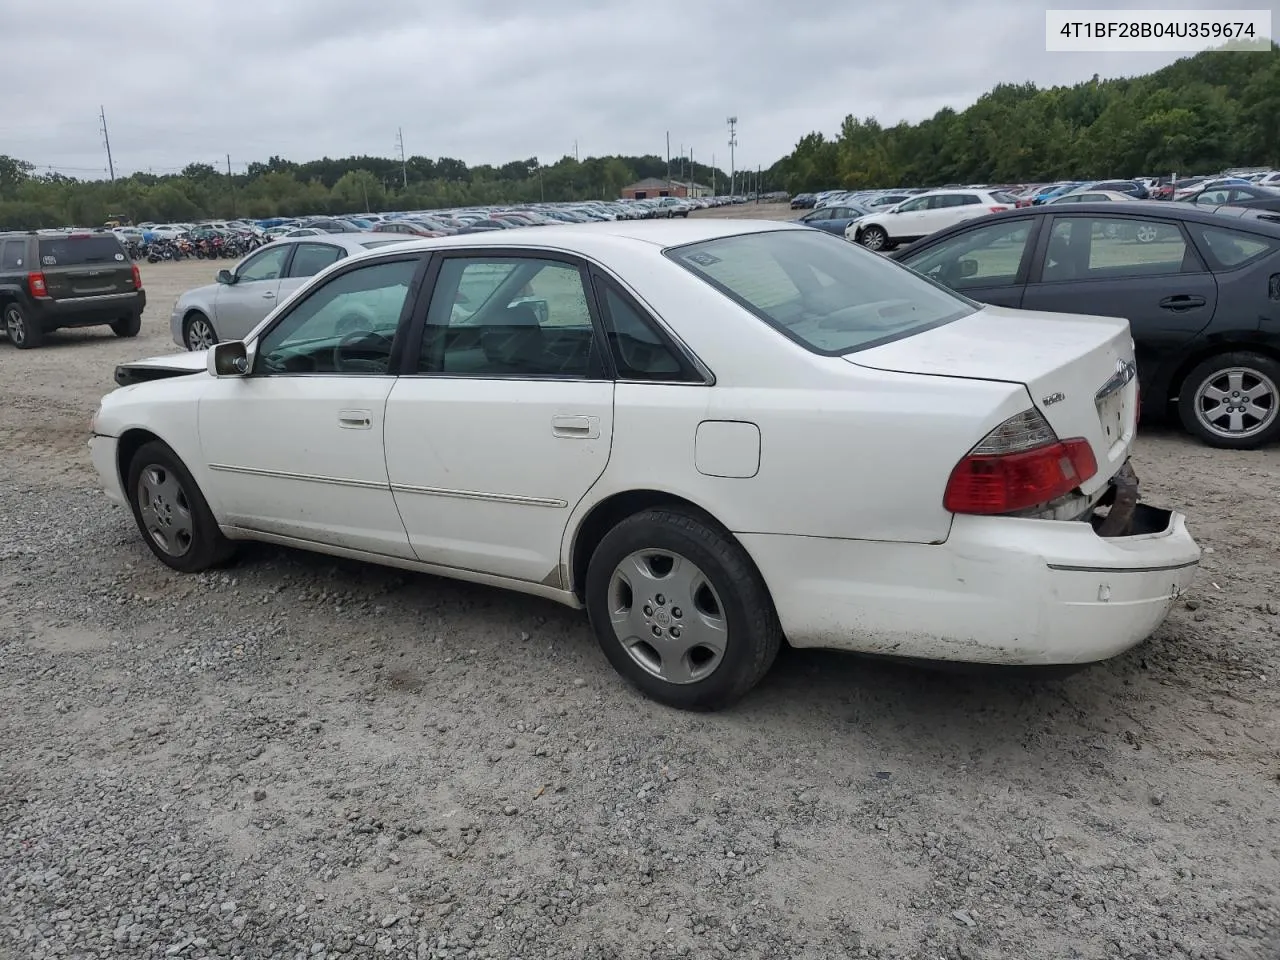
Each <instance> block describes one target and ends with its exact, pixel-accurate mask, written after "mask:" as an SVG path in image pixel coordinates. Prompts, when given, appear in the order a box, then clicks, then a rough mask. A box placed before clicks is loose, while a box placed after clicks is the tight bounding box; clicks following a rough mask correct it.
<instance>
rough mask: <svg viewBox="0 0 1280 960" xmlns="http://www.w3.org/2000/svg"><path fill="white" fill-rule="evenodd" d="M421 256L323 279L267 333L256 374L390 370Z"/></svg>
mask: <svg viewBox="0 0 1280 960" xmlns="http://www.w3.org/2000/svg"><path fill="white" fill-rule="evenodd" d="M417 269H418V260H417V259H416V258H415V259H412V260H393V261H391V262H389V263H376V264H370V265H368V266H364V267H359V268H357V269H355V270H350V271H348V272H347V273H343V274H340V275H338V276H335V277H332V278H330V279H328V280H327V281H325V282H322V283H321V285H320V286H319V287H317V288H316V289H315V290H313V291H311V293H310V294H308V295H307V297H306V298H305V299H304V300H302V301H301V302H300V303H299V304H298V305H297V306H296V307H294V308H293V309H292V310H290V311H289V313H287V314H286V315H285V316H284V317H283V318H282V319H281V321H280V322H279V323H277V324H276V325H275V326H274V327H272V328H271V329H270V330H269V331H267V333H266V334H265V335H264V336H263V337H262V339H261V340H260V341H259V344H258V351H257V360H256V361H255V364H254V373H266V374H288V373H330V374H332V373H346V374H385V373H387V372H389V369H390V361H391V344H392V341H393V340H394V338H395V333H396V329H397V327H398V326H399V325H400V315H401V313H403V311H404V309H405V305H406V303H407V302H408V300H409V291H410V289H411V288H412V285H413V278H414V273H415V271H416V270H417Z"/></svg>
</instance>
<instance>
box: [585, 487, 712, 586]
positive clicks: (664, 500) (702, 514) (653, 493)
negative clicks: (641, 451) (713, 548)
mask: <svg viewBox="0 0 1280 960" xmlns="http://www.w3.org/2000/svg"><path fill="white" fill-rule="evenodd" d="M655 507H668V508H674V509H679V510H683V511H685V512H687V513H690V514H692V515H694V516H696V517H698V518H699V519H701V520H703V521H705V522H707V523H710V524H713V525H714V526H715V527H716V529H718V530H720V531H721V532H723V533H724V534H725V536H730V537H731V536H732V534H730V533H729V532H728V531H727V530H725V528H724V524H722V523H720V522H719V521H718V520H716V518H715V517H713V516H712V515H711V514H710V513H708V512H707V511H706V510H704V509H703V508H702V507H700V506H698V505H697V504H696V503H693V502H692V501H690V500H686V499H685V498H684V497H678V496H676V495H675V494H672V493H663V492H662V491H660V490H627V491H625V492H624V493H615V494H614V495H613V496H611V497H606V498H605V499H604V500H601V501H600V502H599V503H597V504H596V505H595V506H594V507H592V508H591V512H590V513H588V514H587V515H586V517H584V518H583V520H582V523H580V524H578V530H577V533H576V534H575V535H574V538H573V549H572V551H571V553H570V574H571V580H570V582H571V584H572V587H573V592H574V593H576V594H577V595H578V599H579V600H585V597H584V596H583V590H584V585H585V584H586V580H587V564H589V563H590V562H591V555H592V554H593V553H595V552H596V547H598V546H599V545H600V541H601V540H603V539H604V536H605V534H606V533H608V532H609V531H610V530H612V529H613V528H614V527H615V526H617V525H618V524H619V523H620V522H621V521H623V520H625V519H626V518H627V517H629V516H631V515H632V514H633V513H639V512H640V511H641V510H652V509H653V508H655Z"/></svg>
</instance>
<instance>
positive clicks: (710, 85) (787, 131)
mask: <svg viewBox="0 0 1280 960" xmlns="http://www.w3.org/2000/svg"><path fill="white" fill-rule="evenodd" d="M1188 6H1191V5H1190V4H1188ZM1194 6H1195V7H1196V8H1200V9H1203V8H1205V7H1206V6H1219V7H1222V8H1223V9H1229V8H1230V3H1229V2H1228V3H1219V4H1214V3H1211V2H1208V3H1207V2H1204V0H1202V2H1200V3H1199V4H1195V5H1194ZM51 15H52V19H51ZM0 21H2V22H4V23H5V33H6V38H5V39H6V42H5V48H6V61H5V73H6V75H7V76H10V77H23V78H28V79H27V80H24V86H23V88H22V89H23V90H24V91H27V92H28V93H29V95H24V96H19V97H17V98H11V99H9V100H7V102H6V107H5V111H4V114H3V115H0V153H10V154H13V155H16V156H18V157H20V158H22V159H26V160H30V161H32V162H34V163H36V164H37V165H38V166H39V167H40V168H42V169H43V168H45V167H51V168H53V169H58V170H62V171H64V172H67V173H70V174H73V175H77V176H86V177H90V176H95V175H100V174H101V172H102V171H103V168H104V167H105V165H106V163H105V153H104V151H103V148H102V138H101V133H100V131H99V122H98V110H99V107H100V106H101V107H103V108H105V111H106V117H107V123H108V128H109V131H110V135H111V145H112V149H113V153H114V156H115V160H116V169H117V172H122V171H123V172H127V171H131V170H139V169H140V170H147V169H151V170H154V171H155V172H157V173H160V172H170V171H176V170H178V169H180V168H181V167H183V166H185V165H186V164H187V163H189V162H192V161H199V162H206V163H216V164H218V165H219V166H220V167H221V166H225V163H226V155H227V154H230V155H231V158H232V163H233V165H234V166H235V168H236V169H243V165H244V164H246V163H247V162H249V161H252V160H265V159H267V158H268V157H269V156H272V155H279V156H282V157H285V158H287V159H291V160H298V161H304V160H310V159H314V158H318V157H320V156H325V155H327V156H347V155H351V154H362V153H368V154H374V155H380V156H391V155H392V154H393V153H394V152H395V143H396V131H397V129H398V128H403V130H404V142H405V148H406V150H407V151H408V152H409V153H410V154H422V155H426V156H430V157H439V156H452V157H458V158H460V159H462V160H465V161H466V162H467V163H470V164H477V163H504V162H506V161H509V160H514V159H524V158H526V157H533V156H537V157H539V158H540V159H542V160H544V161H547V162H550V161H554V160H556V159H558V158H559V157H561V156H563V155H565V154H569V153H572V152H573V148H574V141H575V140H576V141H577V144H578V150H579V153H580V154H581V155H582V156H588V155H593V154H594V155H599V154H613V153H622V154H644V153H652V154H658V155H663V154H665V151H666V134H667V132H668V131H670V135H671V149H672V153H673V155H674V154H675V153H676V152H678V149H679V147H681V146H682V145H683V146H684V147H685V150H686V152H688V151H689V150H690V149H692V150H693V151H694V154H695V159H697V160H699V161H702V162H706V161H710V160H711V158H712V155H713V154H714V156H715V159H716V161H717V162H718V164H719V165H720V166H721V167H724V168H727V167H728V160H729V157H728V154H729V148H728V144H727V140H728V132H727V129H726V126H725V119H726V117H728V116H730V115H736V116H737V117H738V118H739V123H738V142H739V145H738V148H737V152H736V160H737V165H738V167H739V168H740V169H742V168H754V167H756V166H757V165H762V166H768V165H770V164H771V163H773V162H774V161H775V160H776V159H778V157H780V156H781V155H783V154H784V153H787V152H788V151H789V150H790V149H791V148H792V146H794V144H795V142H796V141H797V140H798V139H799V138H800V137H801V136H803V135H804V134H806V133H808V132H810V131H812V130H822V131H824V132H826V133H828V134H832V133H834V132H836V131H837V130H838V129H839V126H840V122H841V120H842V119H843V118H844V116H845V115H846V114H849V113H852V114H854V115H856V116H858V117H864V118H865V117H869V116H874V117H876V118H877V119H879V120H880V121H881V122H882V123H884V124H886V125H888V124H893V123H897V122H898V121H899V120H903V119H905V120H909V121H918V120H920V119H922V118H924V117H926V116H929V115H931V114H933V113H934V112H935V111H937V110H938V109H940V108H942V107H944V106H951V107H955V108H957V109H962V108H963V107H965V106H967V105H968V104H969V103H972V102H973V100H974V99H976V98H977V97H978V96H980V95H981V94H982V93H983V92H985V91H986V90H988V89H990V88H991V87H992V86H993V85H994V84H996V83H999V82H1002V81H1007V82H1024V81H1027V80H1031V81H1034V82H1036V83H1038V84H1041V85H1051V84H1055V83H1073V82H1076V81H1078V80H1083V79H1087V78H1088V77H1090V76H1091V75H1092V74H1094V73H1098V74H1101V75H1103V76H1123V75H1134V74H1137V73H1143V72H1146V71H1149V70H1152V69H1156V68H1158V67H1160V66H1162V65H1164V64H1165V63H1169V62H1171V61H1172V60H1174V59H1176V56H1175V55H1140V56H1139V55H1133V54H1079V53H1072V54H1067V53H1053V54H1050V53H1046V52H1045V50H1044V12H1043V9H1041V8H1037V7H1034V6H1029V5H1027V4H1025V3H1024V2H1019V0H975V2H974V3H970V4H965V5H960V6H957V5H954V4H951V3H947V2H944V0H912V2H910V3H904V4H899V5H889V4H879V5H869V4H853V3H835V2H824V0H811V2H806V3H802V4H795V5H793V7H792V9H791V10H788V9H787V8H786V6H785V5H783V4H780V3H777V2H776V0H737V2H735V3H727V2H720V0H715V2H703V3H691V2H688V0H680V2H676V0H649V2H646V3H644V4H639V3H627V2H622V0H592V2H591V3H585V2H573V0H538V2H537V3H528V2H515V0H430V2H423V0H381V2H377V3H372V2H365V3H356V2H352V0H218V2H216V3H206V4H198V3H187V2H174V0H163V2H160V0H118V2H116V3H112V4H104V3H101V2H100V0H44V3H43V4H32V3H30V2H28V0H0ZM25 84H29V85H30V89H29V90H28V89H27V87H26V86H25Z"/></svg>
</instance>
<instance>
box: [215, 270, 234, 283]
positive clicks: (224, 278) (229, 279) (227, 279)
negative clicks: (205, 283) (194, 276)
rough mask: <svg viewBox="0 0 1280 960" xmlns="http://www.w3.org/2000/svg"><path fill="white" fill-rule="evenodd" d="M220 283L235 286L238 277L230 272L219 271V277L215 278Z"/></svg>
mask: <svg viewBox="0 0 1280 960" xmlns="http://www.w3.org/2000/svg"><path fill="white" fill-rule="evenodd" d="M213 279H214V280H216V281H217V282H218V283H225V284H228V285H230V284H233V283H235V282H236V275H235V274H234V273H232V272H231V271H230V270H219V271H218V274H217V276H215V277H214V278H213Z"/></svg>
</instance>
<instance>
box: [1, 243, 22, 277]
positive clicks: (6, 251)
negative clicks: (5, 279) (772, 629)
mask: <svg viewBox="0 0 1280 960" xmlns="http://www.w3.org/2000/svg"><path fill="white" fill-rule="evenodd" d="M26 246H27V241H25V240H6V241H5V242H4V243H3V244H0V270H20V269H21V268H22V257H23V254H24V252H25V251H26Z"/></svg>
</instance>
